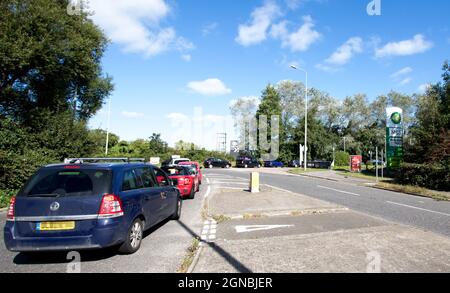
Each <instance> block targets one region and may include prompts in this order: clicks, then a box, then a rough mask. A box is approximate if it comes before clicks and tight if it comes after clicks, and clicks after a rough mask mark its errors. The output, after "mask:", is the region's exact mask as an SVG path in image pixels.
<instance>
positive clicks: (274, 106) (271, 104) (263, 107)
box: [256, 84, 284, 154]
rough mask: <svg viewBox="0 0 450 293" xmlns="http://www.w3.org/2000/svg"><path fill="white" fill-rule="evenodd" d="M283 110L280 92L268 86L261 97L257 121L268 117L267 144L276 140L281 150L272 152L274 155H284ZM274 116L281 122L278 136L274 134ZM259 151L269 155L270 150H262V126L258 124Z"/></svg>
mask: <svg viewBox="0 0 450 293" xmlns="http://www.w3.org/2000/svg"><path fill="white" fill-rule="evenodd" d="M282 112H283V111H282V108H281V98H280V96H279V95H278V92H277V91H276V89H275V87H274V86H272V85H270V84H269V85H267V87H266V88H265V89H264V91H263V92H262V96H261V103H260V104H259V107H258V110H257V111H256V120H257V121H259V120H260V117H261V116H266V118H267V136H268V137H267V138H266V141H267V142H271V140H273V139H275V140H278V141H279V146H280V149H278V150H270V151H271V152H272V153H277V152H279V153H280V154H282V151H283V146H282V143H283V142H284V132H283V127H282V125H280V124H281V121H280V120H281V117H282ZM272 116H277V117H278V121H279V122H280V124H279V125H278V126H279V133H278V136H277V135H275V133H273V130H274V129H275V125H272V121H271V118H272ZM258 125H259V127H258V138H259V139H258V150H259V151H260V152H263V153H269V150H267V149H263V148H262V143H263V142H262V141H261V137H260V136H261V135H260V130H261V127H262V125H261V124H260V123H259V124H258Z"/></svg>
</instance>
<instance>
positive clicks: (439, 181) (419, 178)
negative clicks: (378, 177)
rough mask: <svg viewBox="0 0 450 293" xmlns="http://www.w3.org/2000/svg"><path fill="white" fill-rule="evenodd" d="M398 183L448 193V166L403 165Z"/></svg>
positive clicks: (449, 181) (449, 169) (449, 173)
mask: <svg viewBox="0 0 450 293" xmlns="http://www.w3.org/2000/svg"><path fill="white" fill-rule="evenodd" d="M397 179H398V181H399V183H402V184H410V185H415V186H420V187H425V188H429V189H433V190H442V191H450V166H448V165H447V166H445V165H440V164H403V166H402V169H401V172H400V173H399V175H398V177H397Z"/></svg>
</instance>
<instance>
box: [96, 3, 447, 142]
mask: <svg viewBox="0 0 450 293" xmlns="http://www.w3.org/2000/svg"><path fill="white" fill-rule="evenodd" d="M373 3H375V6H374V5H369V4H373ZM368 6H369V7H368ZM87 7H88V9H89V10H90V11H92V12H93V15H92V16H91V18H92V19H93V21H94V22H95V23H96V24H97V25H98V26H99V27H100V28H101V29H102V30H104V32H105V34H106V35H107V36H108V38H109V39H110V40H111V44H110V46H109V47H108V49H107V51H106V52H105V56H104V58H103V60H102V66H103V70H104V72H105V73H107V74H108V75H110V76H112V77H113V80H114V84H115V90H114V92H113V93H112V95H111V96H110V101H111V116H110V117H111V118H110V119H111V120H110V130H111V131H112V132H113V133H115V134H117V135H119V136H120V138H121V139H123V140H127V141H130V140H134V139H138V138H142V139H147V138H149V137H150V136H151V135H152V133H161V134H162V138H163V139H164V140H166V141H167V142H169V144H170V145H174V143H175V142H176V141H179V140H184V141H189V142H194V143H196V144H197V145H200V146H202V147H205V148H207V149H215V148H216V142H217V139H216V138H217V133H227V140H228V141H230V140H232V139H235V138H236V137H237V135H236V134H235V131H234V128H233V121H232V119H231V117H230V111H229V107H230V104H231V103H232V102H233V100H236V99H238V98H241V97H259V96H260V94H261V91H262V90H263V89H264V88H265V86H266V85H267V84H268V83H272V84H276V83H278V82H279V81H281V80H294V81H300V82H304V81H305V74H304V73H303V72H302V71H295V70H293V69H291V68H290V65H295V66H297V67H299V68H302V69H304V70H306V71H307V72H308V79H309V85H310V86H313V87H315V88H318V89H321V90H324V91H326V92H328V93H329V94H331V95H332V96H334V97H336V98H338V99H344V98H345V97H346V96H349V95H353V94H357V93H365V94H367V96H368V99H369V100H373V99H375V98H376V97H377V96H378V95H382V94H387V93H388V92H389V91H391V90H396V91H399V92H402V93H406V94H413V93H419V92H421V91H423V90H424V88H426V85H427V84H429V83H435V82H438V81H439V80H440V79H441V73H442V71H441V67H442V64H443V62H444V61H445V60H446V59H449V58H450V54H449V52H450V22H449V21H448V11H450V2H449V1H445V0H435V1H411V0H375V2H371V0H241V1H229V0H214V1H211V0H183V1H181V0H127V1H125V0H123V1H122V0H89V3H88V6H87ZM368 8H370V9H368ZM90 127H91V128H102V129H106V128H107V127H108V101H106V104H105V105H104V107H103V109H102V110H101V111H100V112H99V113H97V115H96V116H95V117H94V118H92V119H91V121H90Z"/></svg>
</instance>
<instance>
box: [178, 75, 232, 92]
mask: <svg viewBox="0 0 450 293" xmlns="http://www.w3.org/2000/svg"><path fill="white" fill-rule="evenodd" d="M187 86H188V88H189V89H191V90H192V91H194V92H196V93H199V94H201V95H204V96H221V95H227V94H230V93H231V89H229V88H227V86H226V85H225V84H224V83H223V82H222V81H221V80H220V79H217V78H209V79H206V80H203V81H191V82H189V83H188V85H187Z"/></svg>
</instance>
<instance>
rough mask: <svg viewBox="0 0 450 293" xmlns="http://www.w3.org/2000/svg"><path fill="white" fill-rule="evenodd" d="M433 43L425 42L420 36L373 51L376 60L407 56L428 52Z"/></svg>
mask: <svg viewBox="0 0 450 293" xmlns="http://www.w3.org/2000/svg"><path fill="white" fill-rule="evenodd" d="M433 46H434V45H433V43H432V42H430V41H427V40H426V39H425V37H424V36H423V35H421V34H418V35H415V36H414V38H412V39H410V40H404V41H400V42H391V43H388V44H386V45H385V46H384V47H382V48H378V49H376V50H375V57H376V58H383V57H390V56H409V55H414V54H419V53H423V52H426V51H428V50H429V49H431V48H432V47H433Z"/></svg>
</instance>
